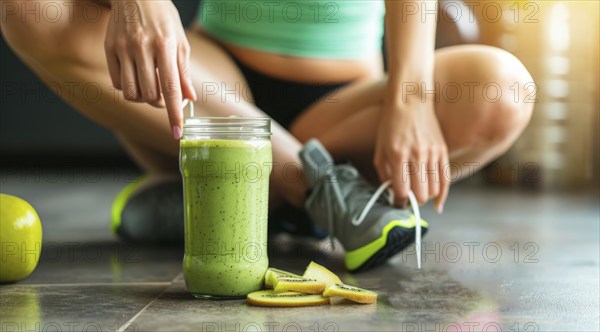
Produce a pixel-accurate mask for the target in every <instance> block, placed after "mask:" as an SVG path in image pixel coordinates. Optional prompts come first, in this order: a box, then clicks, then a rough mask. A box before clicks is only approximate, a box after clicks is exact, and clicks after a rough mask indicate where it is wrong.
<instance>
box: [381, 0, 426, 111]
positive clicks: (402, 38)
mask: <svg viewBox="0 0 600 332" xmlns="http://www.w3.org/2000/svg"><path fill="white" fill-rule="evenodd" d="M385 5H386V20H385V29H386V47H387V54H386V55H387V61H388V90H389V91H388V97H389V98H392V99H393V102H402V91H403V89H402V83H416V84H417V85H418V86H419V88H421V87H422V86H423V84H424V85H425V87H427V89H432V88H433V68H434V56H435V53H434V49H435V29H436V17H435V14H434V9H436V8H437V1H435V0H424V1H414V0H411V1H405V0H386V1H385ZM417 95H419V96H420V94H417Z"/></svg>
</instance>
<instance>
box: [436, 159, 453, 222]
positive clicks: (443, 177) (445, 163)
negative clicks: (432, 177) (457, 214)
mask: <svg viewBox="0 0 600 332" xmlns="http://www.w3.org/2000/svg"><path fill="white" fill-rule="evenodd" d="M446 167H448V169H450V160H449V158H448V152H447V151H446V150H444V151H443V152H442V155H441V157H440V165H439V172H440V173H439V174H440V176H439V178H440V193H439V195H436V196H437V199H436V201H435V207H436V209H437V211H438V212H439V213H442V212H444V205H445V204H446V199H447V198H448V191H449V190H450V181H451V179H450V174H446V171H445V170H446Z"/></svg>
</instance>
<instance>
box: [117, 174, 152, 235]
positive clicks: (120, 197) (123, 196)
mask: <svg viewBox="0 0 600 332" xmlns="http://www.w3.org/2000/svg"><path fill="white" fill-rule="evenodd" d="M145 178H146V176H145V175H144V176H142V177H140V178H139V179H137V180H135V181H134V182H131V183H130V184H128V185H126V186H125V188H123V189H122V190H121V192H119V194H117V197H116V198H115V200H114V202H113V205H112V209H111V215H112V221H111V224H110V226H111V227H110V228H111V229H112V232H113V234H115V235H116V234H117V230H119V227H121V214H122V212H123V209H124V208H125V204H127V201H128V200H129V196H131V194H132V193H133V191H135V190H136V189H137V188H138V187H139V186H140V184H142V182H143V180H144V179H145Z"/></svg>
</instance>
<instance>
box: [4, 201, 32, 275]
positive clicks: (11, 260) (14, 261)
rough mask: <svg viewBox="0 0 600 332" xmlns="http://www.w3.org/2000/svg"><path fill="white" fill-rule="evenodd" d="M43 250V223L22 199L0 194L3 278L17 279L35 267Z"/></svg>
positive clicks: (29, 272)
mask: <svg viewBox="0 0 600 332" xmlns="http://www.w3.org/2000/svg"><path fill="white" fill-rule="evenodd" d="M41 251H42V223H41V222H40V217H39V216H38V214H37V213H36V212H35V210H34V209H33V207H32V206H31V205H30V204H29V203H27V202H26V201H24V200H23V199H21V198H19V197H15V196H11V195H5V194H0V282H2V283H5V282H16V281H19V280H21V279H23V278H26V277H27V276H29V275H30V274H31V272H33V270H35V267H36V265H37V263H38V260H39V259H40V252H41Z"/></svg>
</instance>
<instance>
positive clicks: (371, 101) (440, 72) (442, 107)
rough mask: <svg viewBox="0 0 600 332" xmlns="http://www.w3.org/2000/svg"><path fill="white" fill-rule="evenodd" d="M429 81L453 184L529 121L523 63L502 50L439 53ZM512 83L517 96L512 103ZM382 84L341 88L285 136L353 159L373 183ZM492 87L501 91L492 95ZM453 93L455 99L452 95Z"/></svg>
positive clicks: (502, 147) (453, 49) (494, 155)
mask: <svg viewBox="0 0 600 332" xmlns="http://www.w3.org/2000/svg"><path fill="white" fill-rule="evenodd" d="M434 81H435V82H436V83H439V86H440V89H438V90H439V91H436V94H437V95H436V115H437V118H438V120H439V122H440V125H441V128H442V131H443V134H444V137H445V139H446V144H447V145H448V150H449V153H450V161H451V164H452V165H453V167H451V168H448V169H449V170H451V171H452V179H454V180H458V179H459V177H464V176H466V175H468V174H469V172H470V171H473V170H474V169H477V168H480V167H482V166H484V165H485V164H487V163H489V162H490V161H492V160H493V159H494V158H497V157H498V156H500V155H501V154H503V153H504V152H506V150H507V149H508V148H509V147H510V146H511V145H512V144H513V143H514V141H515V140H516V139H517V137H518V136H519V135H520V133H521V132H522V131H523V129H524V128H525V126H526V125H527V123H528V121H529V118H530V116H531V112H532V109H533V104H531V103H525V102H524V99H525V98H524V97H525V96H527V95H529V94H530V93H531V91H526V90H525V84H527V83H530V82H533V80H532V78H531V76H530V75H529V73H528V72H527V70H526V69H525V68H524V67H523V65H522V64H521V63H520V62H519V61H518V60H517V59H516V58H514V57H513V56H512V55H510V54H509V53H507V52H505V51H501V50H499V49H496V48H492V47H484V46H458V47H451V48H446V49H442V50H439V51H437V54H436V67H435V78H434ZM488 83H489V85H488V88H487V90H486V89H484V87H485V86H486V84H488ZM515 84H518V89H519V94H518V96H520V100H517V101H516V102H515V100H514V99H513V98H514V96H515V91H514V88H515V86H516V85H515ZM384 86H385V80H384V81H380V82H371V83H359V84H356V85H354V86H350V87H347V88H344V89H342V90H340V91H339V92H338V93H337V94H336V95H335V96H334V97H333V98H335V99H337V100H338V102H337V103H322V104H318V105H315V106H314V107H313V108H311V109H309V110H307V111H306V112H305V113H304V114H303V115H302V116H301V117H300V118H299V119H298V120H297V121H296V122H295V123H294V124H293V125H292V128H291V131H292V133H293V134H294V135H295V136H296V137H298V138H299V139H300V140H301V141H306V140H308V139H309V138H312V137H317V138H319V139H320V140H321V141H322V142H323V144H324V145H325V146H326V147H327V148H328V149H329V150H330V152H331V153H332V154H333V156H334V157H335V158H337V159H340V160H350V161H352V162H353V163H354V164H355V165H357V167H359V168H360V169H361V172H362V173H363V174H365V175H366V176H367V177H368V178H370V179H371V180H373V181H377V179H376V173H375V171H374V169H373V164H372V160H373V151H374V150H373V147H374V145H375V138H376V131H377V126H378V123H379V112H380V111H381V109H382V103H383V91H384ZM457 86H458V87H459V88H460V90H456V87H457ZM511 87H512V89H513V90H511ZM497 88H498V89H499V91H500V92H501V93H502V95H501V97H498V98H497V97H496V90H497ZM427 89H429V90H432V89H433V87H427ZM456 91H460V92H461V94H462V96H461V97H456V96H457V92H456ZM455 166H457V167H455Z"/></svg>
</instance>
